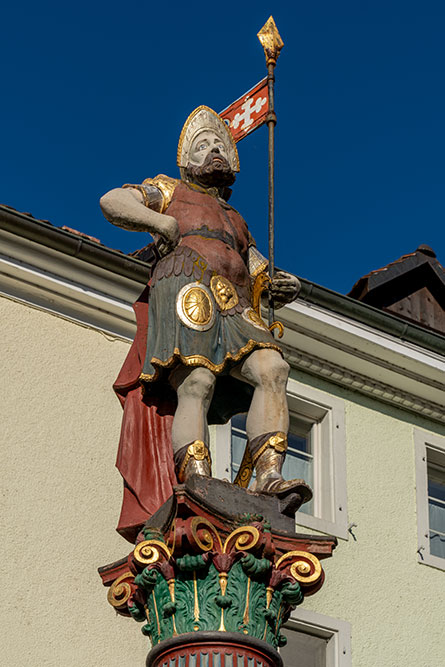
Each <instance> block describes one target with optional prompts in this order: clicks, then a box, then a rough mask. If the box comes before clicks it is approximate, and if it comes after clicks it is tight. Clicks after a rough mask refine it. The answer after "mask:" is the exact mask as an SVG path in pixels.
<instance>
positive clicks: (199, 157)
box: [189, 130, 228, 167]
mask: <svg viewBox="0 0 445 667" xmlns="http://www.w3.org/2000/svg"><path fill="white" fill-rule="evenodd" d="M207 156H209V160H211V161H212V163H213V162H214V163H215V164H217V163H218V162H223V161H226V162H227V161H228V158H227V151H226V147H225V145H224V143H223V141H222V140H221V139H220V138H219V137H218V135H217V134H215V132H212V131H211V130H203V131H202V132H200V133H199V134H198V136H197V137H196V138H195V139H194V141H193V143H192V147H191V149H190V154H189V162H190V164H192V165H194V166H197V167H200V166H201V165H203V164H204V162H205V160H206V158H207ZM212 156H213V157H212Z"/></svg>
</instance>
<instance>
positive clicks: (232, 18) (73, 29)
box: [0, 0, 445, 293]
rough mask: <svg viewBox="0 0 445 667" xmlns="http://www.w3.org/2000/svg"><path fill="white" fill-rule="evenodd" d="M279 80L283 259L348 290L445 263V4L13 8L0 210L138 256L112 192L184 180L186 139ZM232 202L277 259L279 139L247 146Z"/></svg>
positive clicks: (252, 140)
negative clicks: (275, 34) (373, 277)
mask: <svg viewBox="0 0 445 667" xmlns="http://www.w3.org/2000/svg"><path fill="white" fill-rule="evenodd" d="M270 13H272V14H273V16H274V18H275V20H276V22H277V25H278V28H279V30H280V33H281V35H282V38H283V40H284V42H285V46H284V49H283V51H282V53H281V56H280V59H279V61H278V65H277V70H276V77H277V82H276V108H277V114H278V126H277V130H276V148H277V150H276V160H277V166H276V200H277V201H276V235H277V248H276V263H277V265H279V266H280V267H282V268H285V269H287V270H289V271H292V272H293V273H296V274H297V275H299V276H303V277H305V278H308V279H309V280H313V281H314V282H316V283H319V284H322V285H325V286H326V287H329V288H331V289H334V290H337V291H339V292H343V293H345V292H347V291H349V289H350V288H351V287H352V285H353V284H354V282H355V281H356V280H357V279H358V278H359V277H360V276H361V275H363V274H364V273H366V272H368V271H369V270H372V269H375V268H378V267H380V266H383V265H385V264H387V263H388V262H390V261H392V260H394V259H397V258H398V257H399V256H400V255H402V254H404V253H406V252H411V251H413V250H415V248H416V247H417V246H418V245H419V244H420V243H427V244H429V245H431V246H432V247H433V248H434V249H435V250H436V252H437V255H438V258H439V260H441V261H442V263H445V251H444V250H443V245H444V237H445V231H444V218H445V216H444V213H445V188H444V181H445V160H444V155H445V124H444V118H445V91H444V80H445V76H444V74H445V72H444V70H445V60H444V27H445V3H443V2H440V1H428V0H425V1H424V2H422V3H420V2H418V1H417V2H410V1H409V0H407V1H405V2H399V1H398V0H391V1H390V2H388V0H386V2H382V1H381V0H375V1H374V2H367V1H364V0H361V1H360V2H357V0H355V1H354V2H352V1H351V2H350V1H346V0H339V1H338V2H335V3H334V2H332V0H313V1H311V2H290V1H288V2H277V1H276V0H275V1H274V2H273V3H272V2H264V1H262V0H257V1H256V2H254V3H253V2H244V3H233V4H221V3H214V4H212V5H210V4H209V3H184V2H175V1H173V2H169V3H159V2H156V3H154V2H148V1H140V2H139V1H137V0H136V1H135V2H133V3H131V4H130V3H123V2H120V3H118V2H115V1H114V0H110V1H109V2H106V3H105V2H103V1H102V0H97V1H96V2H88V3H87V2H84V1H83V0H79V1H78V2H77V3H70V4H67V3H60V2H57V3H56V2H45V0H43V1H42V2H41V3H40V4H39V3H30V2H24V3H22V4H20V5H19V6H13V5H12V3H9V4H8V6H7V7H6V8H5V9H4V10H3V14H2V18H3V20H2V23H3V30H2V40H1V45H0V50H1V54H0V55H1V62H2V65H3V66H2V92H3V96H2V97H3V103H2V105H1V111H0V115H1V130H2V151H1V152H2V173H1V178H0V189H1V192H0V201H1V202H2V203H5V204H8V205H10V206H13V207H15V208H17V209H19V210H21V211H30V212H31V213H32V214H33V215H34V216H36V217H40V218H45V219H48V220H50V221H51V222H52V223H53V224H55V225H58V226H61V225H68V226H69V227H74V228H76V229H79V230H81V231H84V232H86V233H88V234H92V235H93V236H96V237H98V238H99V239H101V241H102V242H103V243H105V244H106V245H109V246H111V247H113V248H118V249H121V250H123V251H124V252H130V251H132V250H134V249H136V248H138V247H142V246H143V245H145V243H146V242H147V237H146V236H144V235H143V234H135V233H130V232H125V231H123V230H120V229H117V228H114V227H113V226H112V225H110V224H109V223H107V222H106V221H105V219H104V218H103V217H102V214H101V212H100V209H99V206H98V200H99V197H100V196H101V195H102V194H103V193H104V192H105V191H107V190H109V189H111V188H112V187H116V186H119V185H121V184H122V183H126V182H140V181H142V180H143V179H144V178H146V177H148V176H154V175H156V174H157V173H166V174H168V175H170V176H177V173H178V172H177V167H176V164H175V158H176V146H177V141H178V137H179V133H180V130H181V127H182V124H183V122H184V121H185V118H186V117H187V115H188V114H189V113H190V111H192V110H193V109H194V108H195V107H196V106H198V105H199V104H207V105H208V106H210V107H212V108H214V109H215V110H217V111H219V110H221V109H223V108H224V107H226V106H227V105H228V104H230V103H231V102H232V101H234V100H235V99H236V98H237V97H239V96H240V95H241V94H242V93H244V92H245V91H246V90H247V89H249V88H250V87H251V86H253V85H254V84H255V83H256V82H257V81H259V79H261V78H262V77H263V76H264V74H265V62H264V56H263V52H262V48H261V46H260V44H259V42H258V40H257V37H256V33H257V31H258V30H259V29H260V28H261V27H262V25H263V24H264V22H265V21H266V19H267V18H268V16H269V15H270ZM239 151H240V160H241V173H240V175H239V177H238V180H237V183H236V184H235V186H234V194H233V197H232V200H231V203H232V205H233V206H235V207H236V208H237V209H238V210H239V211H240V212H241V213H242V215H243V216H244V217H245V219H246V220H247V222H248V224H249V227H250V229H251V231H252V233H253V235H254V236H255V237H256V239H257V243H258V246H259V248H260V249H261V250H262V251H263V252H265V253H266V252H267V130H266V128H265V127H262V128H260V129H259V130H257V131H256V132H254V133H253V134H252V135H249V136H248V137H247V138H246V139H244V140H243V141H242V142H241V143H240V144H239Z"/></svg>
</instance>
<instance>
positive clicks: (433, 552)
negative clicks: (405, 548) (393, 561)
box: [414, 429, 445, 570]
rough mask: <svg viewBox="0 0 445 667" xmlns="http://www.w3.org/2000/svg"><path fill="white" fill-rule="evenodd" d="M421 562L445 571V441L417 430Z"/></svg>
mask: <svg viewBox="0 0 445 667" xmlns="http://www.w3.org/2000/svg"><path fill="white" fill-rule="evenodd" d="M414 444H415V448H416V495H417V535H418V551H417V554H418V560H419V563H423V564H425V565H433V566H434V567H438V568H440V569H443V570H445V438H441V437H440V436H437V435H432V434H430V433H426V432H425V431H420V430H419V429H415V432H414Z"/></svg>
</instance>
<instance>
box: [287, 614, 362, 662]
mask: <svg viewBox="0 0 445 667" xmlns="http://www.w3.org/2000/svg"><path fill="white" fill-rule="evenodd" d="M284 629H286V630H295V631H297V632H302V633H304V634H308V635H312V636H313V637H319V638H320V639H325V640H326V643H327V647H326V667H352V655H351V624H350V623H348V621H343V620H340V619H338V618H331V617H330V616H325V615H324V614H319V613H318V612H314V611H310V610H308V609H303V608H297V609H296V610H294V611H293V612H292V614H291V616H290V618H289V620H288V621H287V623H286V624H285V625H284Z"/></svg>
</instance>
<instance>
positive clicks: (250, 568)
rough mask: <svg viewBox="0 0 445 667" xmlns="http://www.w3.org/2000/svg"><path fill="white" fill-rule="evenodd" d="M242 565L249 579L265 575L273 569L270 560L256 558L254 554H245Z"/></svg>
mask: <svg viewBox="0 0 445 667" xmlns="http://www.w3.org/2000/svg"><path fill="white" fill-rule="evenodd" d="M241 565H242V567H243V570H244V572H245V573H246V574H247V575H248V576H249V577H253V576H255V575H261V574H264V573H265V572H268V570H270V568H271V567H272V563H271V562H270V560H268V559H267V558H255V556H254V555H253V554H244V556H243V557H242V558H241Z"/></svg>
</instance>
